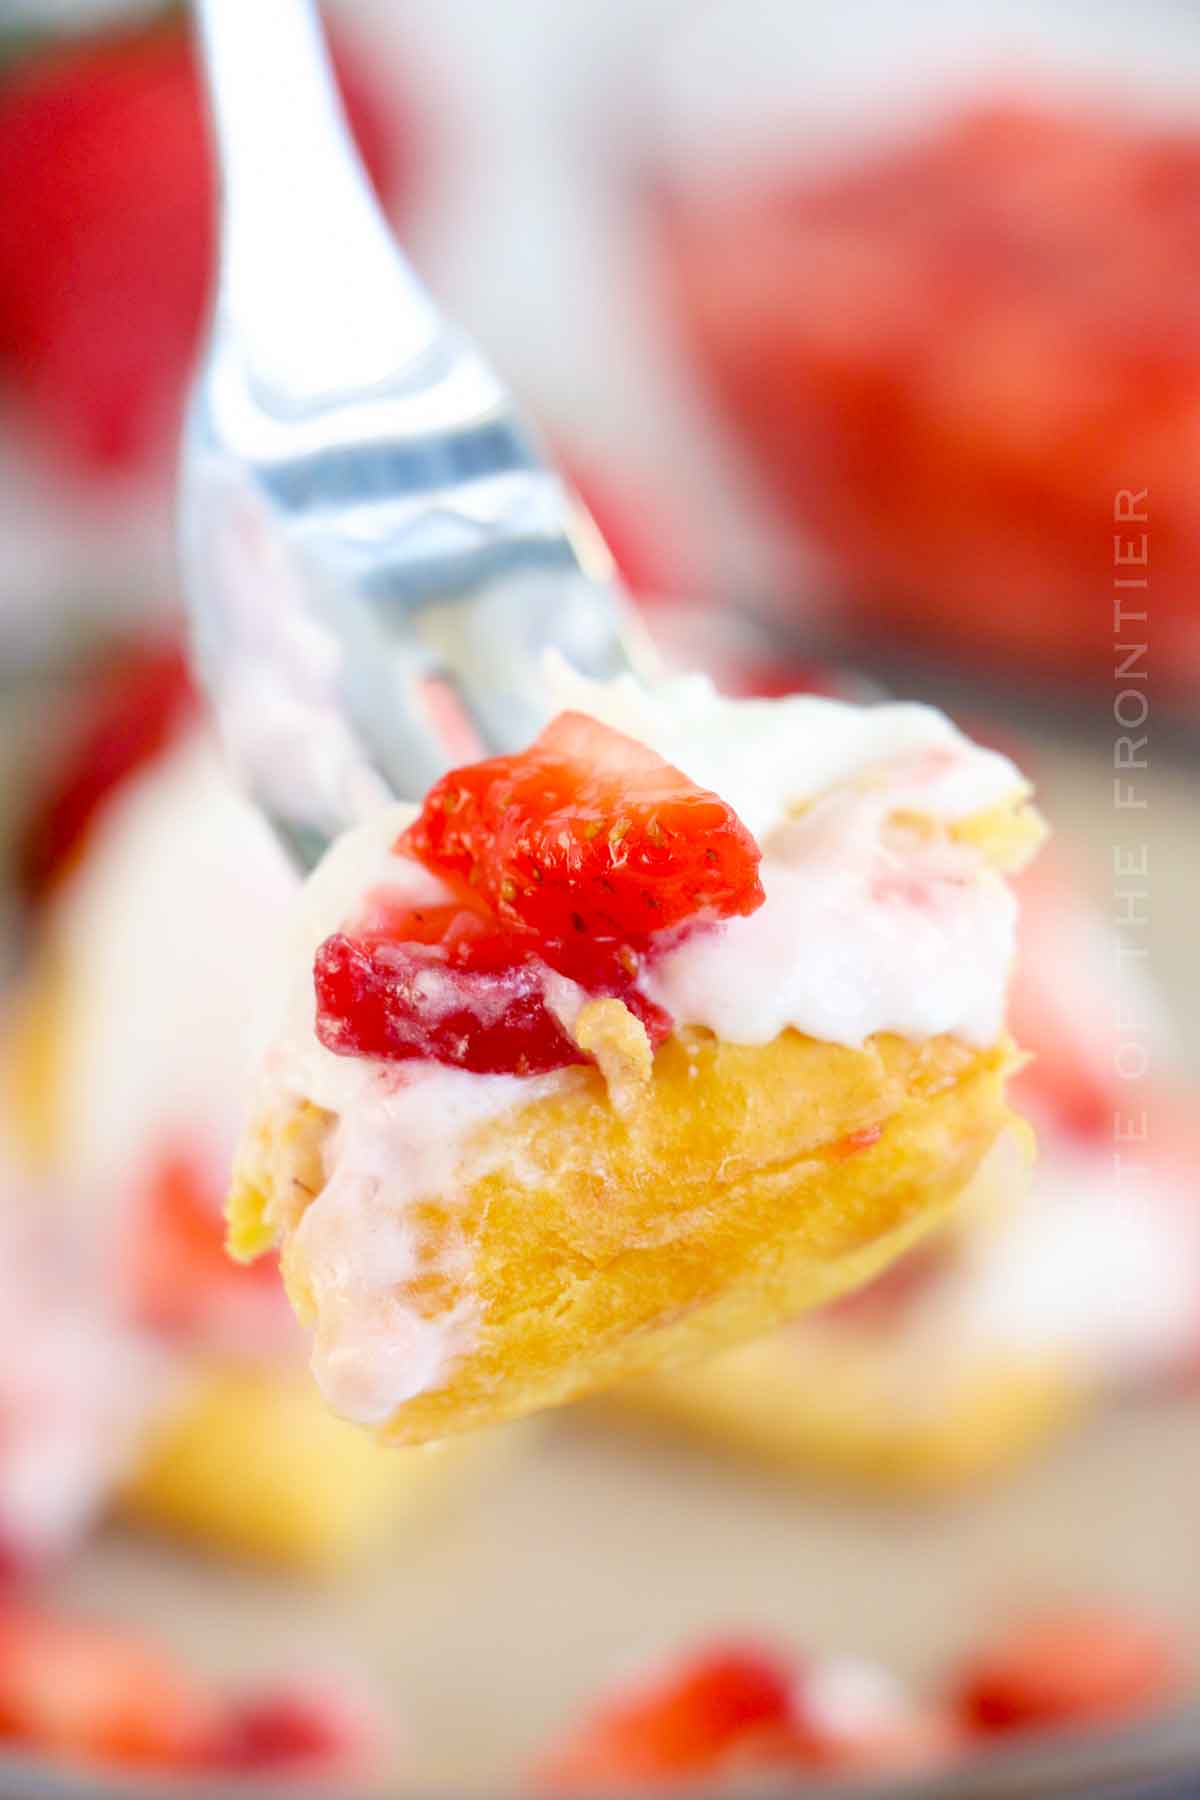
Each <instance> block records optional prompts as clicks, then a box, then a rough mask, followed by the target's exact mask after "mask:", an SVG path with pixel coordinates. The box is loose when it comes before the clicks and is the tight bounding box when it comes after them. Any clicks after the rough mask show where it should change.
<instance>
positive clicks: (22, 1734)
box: [0, 1607, 222, 1769]
mask: <svg viewBox="0 0 1200 1800" xmlns="http://www.w3.org/2000/svg"><path fill="white" fill-rule="evenodd" d="M221 1726H222V1717H221V1708H220V1706H219V1705H218V1703H217V1702H216V1701H215V1700H214V1698H213V1697H212V1696H211V1695H210V1694H209V1693H208V1691H207V1690H206V1689H205V1688H204V1687H203V1686H201V1685H200V1683H199V1682H198V1681H195V1680H193V1678H192V1677H191V1676H190V1675H188V1674H187V1673H186V1672H185V1671H184V1670H182V1669H180V1668H179V1667H177V1666H176V1665H175V1664H174V1663H173V1662H172V1661H171V1659H170V1658H169V1657H168V1656H167V1655H166V1654H165V1653H163V1652H162V1651H160V1650H158V1649H157V1648H155V1647H154V1646H152V1645H149V1644H145V1643H142V1642H141V1641H139V1640H138V1639H137V1638H135V1637H132V1636H128V1635H126V1634H124V1633H123V1632H120V1631H118V1630H115V1629H109V1628H107V1627H103V1626H100V1625H91V1624H86V1623H83V1622H80V1621H68V1620H62V1619H54V1618H51V1617H49V1616H47V1615H45V1614H39V1613H35V1612H32V1611H28V1610H26V1609H24V1608H21V1607H6V1608H5V1609H4V1610H3V1611H2V1612H0V1739H4V1740H6V1741H8V1742H10V1743H16V1744H21V1745H27V1746H29V1747H30V1748H31V1749H34V1750H37V1751H40V1752H42V1753H44V1754H49V1755H53V1756H59V1757H69V1758H71V1759H72V1760H79V1761H84V1762H99V1763H112V1764H120V1765H125V1766H131V1765H136V1766H139V1767H143V1768H156V1769H187V1768H194V1767H197V1766H198V1765H199V1764H200V1763H201V1762H203V1761H204V1760H206V1759H207V1757H208V1756H209V1754H210V1753H211V1748H212V1745H213V1743H214V1742H215V1741H216V1740H217V1738H218V1736H219V1733H220V1730H221Z"/></svg>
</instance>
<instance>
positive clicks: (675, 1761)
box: [536, 1644, 792, 1794]
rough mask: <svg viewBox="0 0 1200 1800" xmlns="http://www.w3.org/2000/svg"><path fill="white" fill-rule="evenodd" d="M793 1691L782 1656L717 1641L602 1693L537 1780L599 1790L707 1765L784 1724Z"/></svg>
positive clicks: (699, 1771) (669, 1778)
mask: <svg viewBox="0 0 1200 1800" xmlns="http://www.w3.org/2000/svg"><path fill="white" fill-rule="evenodd" d="M791 1694H792V1669H791V1665H790V1663H789V1662H788V1660H787V1659H786V1658H783V1657H780V1656H778V1655H777V1654H775V1653H774V1652H772V1651H769V1650H764V1649H762V1648H761V1647H759V1646H757V1645H753V1644H749V1645H747V1644H728V1645H714V1646H712V1647H711V1648H709V1649H706V1650H702V1651H700V1652H699V1653H698V1654H696V1655H695V1656H692V1657H689V1658H687V1659H685V1660H681V1661H678V1662H675V1663H673V1664H671V1665H669V1666H668V1667H667V1668H666V1669H665V1670H664V1671H663V1672H661V1673H660V1674H658V1675H657V1676H651V1677H650V1678H649V1679H648V1680H646V1681H645V1682H643V1683H641V1684H640V1685H636V1686H633V1687H631V1688H629V1689H626V1690H624V1691H622V1692H620V1693H617V1694H615V1695H613V1696H611V1697H610V1698H607V1699H602V1700H601V1701H600V1702H599V1704H598V1705H596V1706H595V1707H593V1708H592V1710H591V1711H590V1712H589V1713H588V1714H587V1715H586V1716H585V1717H584V1718H583V1720H582V1721H581V1722H580V1724H579V1725H578V1726H577V1727H576V1728H575V1730H574V1731H572V1732H571V1733H569V1734H568V1736H567V1737H566V1738H565V1739H564V1740H563V1741H562V1742H561V1743H560V1744H559V1745H558V1746H557V1747H556V1748H555V1749H553V1750H552V1751H551V1752H550V1754H549V1755H548V1756H546V1757H545V1758H544V1759H543V1760H542V1762H541V1764H540V1766H539V1768H538V1770H537V1774H536V1779H537V1783H538V1785H539V1786H540V1787H541V1788H542V1789H543V1790H548V1791H550V1792H553V1793H559V1794H583V1793H603V1792H606V1791H613V1790H620V1789H623V1788H627V1787H637V1786H643V1787H644V1786H657V1785H663V1784H665V1783H668V1782H678V1781H681V1780H687V1779H695V1778H696V1777H699V1776H703V1775H705V1774H711V1773H712V1772H714V1771H715V1770H717V1769H720V1768H722V1767H723V1766H725V1764H726V1762H727V1759H728V1758H729V1757H730V1756H731V1755H732V1754H733V1753H734V1751H735V1750H736V1748H737V1746H738V1745H739V1744H740V1743H741V1742H743V1741H744V1740H748V1739H755V1740H758V1739H761V1737H762V1736H763V1734H773V1733H782V1732H784V1731H786V1730H787V1728H788V1725H789V1721H790V1718H791V1704H792V1702H791Z"/></svg>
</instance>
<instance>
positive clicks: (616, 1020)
mask: <svg viewBox="0 0 1200 1800" xmlns="http://www.w3.org/2000/svg"><path fill="white" fill-rule="evenodd" d="M573 1036H574V1038H575V1042H576V1043H577V1044H578V1045H579V1048H580V1049H581V1050H585V1051H586V1052H587V1054H588V1055H589V1056H592V1057H594V1058H595V1059H596V1063H597V1065H598V1067H599V1069H600V1073H601V1074H602V1075H603V1077H604V1079H605V1081H606V1082H607V1084H608V1092H609V1097H610V1099H611V1100H612V1103H613V1105H614V1106H616V1107H618V1108H624V1107H626V1106H628V1105H629V1104H630V1103H631V1101H633V1100H635V1099H637V1097H638V1096H639V1095H640V1094H641V1092H642V1091H643V1089H644V1088H645V1087H646V1085H647V1083H648V1082H649V1080H650V1076H651V1073H652V1071H653V1068H654V1053H653V1051H652V1050H651V1048H650V1039H649V1037H648V1036H647V1034H646V1027H645V1026H644V1025H643V1024H642V1021H641V1020H640V1019H638V1018H635V1016H634V1015H633V1013H631V1012H630V1010H629V1008H628V1007H627V1006H626V1005H625V1003H624V1001H623V1000H615V999H608V1000H589V1001H588V1003H587V1005H586V1006H583V1007H581V1008H580V1010H579V1016H578V1018H577V1019H576V1020H575V1026H574V1031H573Z"/></svg>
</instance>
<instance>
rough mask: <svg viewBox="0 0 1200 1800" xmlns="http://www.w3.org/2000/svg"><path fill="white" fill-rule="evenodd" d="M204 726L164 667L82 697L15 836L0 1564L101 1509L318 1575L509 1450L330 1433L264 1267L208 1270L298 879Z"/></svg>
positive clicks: (223, 1264) (416, 1515)
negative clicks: (26, 922)
mask: <svg viewBox="0 0 1200 1800" xmlns="http://www.w3.org/2000/svg"><path fill="white" fill-rule="evenodd" d="M196 710H197V701H196V698H195V696H194V695H193V694H192V692H191V690H190V688H189V686H188V683H187V679H186V672H185V670H184V667H183V662H182V658H181V657H180V656H179V655H178V654H177V653H175V652H164V653H159V652H157V651H155V652H147V653H145V654H141V653H139V654H137V655H135V656H131V657H129V658H128V659H126V660H123V661H122V662H121V664H120V665H119V666H117V667H115V668H114V669H113V670H112V671H111V672H110V673H109V674H107V675H106V676H105V677H104V678H103V679H100V678H97V679H96V680H95V681H94V682H89V683H88V684H87V685H86V687H85V688H84V689H83V691H82V692H81V693H80V694H79V695H78V696H76V700H75V706H74V710H73V715H72V719H71V728H70V729H65V728H64V730H63V732H62V734H61V735H62V739H63V741H62V742H60V743H58V744H57V745H56V746H55V749H54V753H53V754H52V755H50V756H48V758H47V768H46V770H45V771H44V772H43V779H42V782H41V784H40V791H39V793H38V795H37V796H36V804H35V806H34V808H33V816H32V818H31V820H30V822H29V827H28V829H27V834H26V843H25V854H24V856H23V857H22V866H23V870H24V876H25V883H26V888H27V891H28V892H29V893H30V895H31V897H33V898H34V899H35V902H36V904H35V906H34V907H33V910H32V915H31V923H32V926H33V929H32V931H31V934H30V936H31V954H30V955H29V957H28V959H27V963H26V966H25V968H24V970H23V973H22V976H21V980H20V984H19V987H18V988H17V990H16V991H14V992H13V993H11V994H9V995H8V996H6V999H5V1008H4V1015H3V1018H0V1153H10V1154H11V1157H12V1161H13V1163H14V1165H15V1167H14V1168H13V1169H10V1168H9V1167H8V1164H7V1162H6V1161H5V1162H4V1177H5V1180H4V1189H3V1202H2V1203H0V1247H2V1248H3V1250H4V1258H5V1261H4V1271H5V1273H6V1275H7V1277H8V1279H7V1282H6V1284H5V1286H4V1292H5V1296H6V1315H7V1317H8V1319H9V1325H10V1329H9V1332H8V1334H7V1337H6V1338H5V1339H4V1340H2V1341H0V1404H2V1406H3V1411H4V1416H5V1418H6V1419H8V1420H9V1422H10V1426H11V1429H10V1430H9V1431H8V1433H7V1435H6V1440H5V1448H4V1454H3V1456H2V1457H0V1548H2V1549H3V1551H4V1552H5V1553H6V1554H7V1553H11V1554H12V1556H14V1557H15V1558H16V1559H17V1560H19V1561H21V1562H24V1561H26V1560H29V1561H41V1560H43V1559H44V1558H45V1557H47V1556H48V1555H50V1554H51V1553H54V1554H59V1553H61V1552H62V1551H63V1550H65V1549H66V1548H68V1547H69V1546H70V1545H71V1544H72V1543H73V1542H74V1541H75V1540H76V1539H77V1537H78V1536H79V1534H80V1533H81V1532H82V1530H84V1529H85V1528H86V1526H87V1525H88V1524H89V1523H90V1522H91V1520H92V1519H93V1518H94V1517H95V1516H96V1515H97V1514H98V1513H100V1512H101V1511H102V1510H103V1509H105V1508H106V1507H108V1506H110V1505H111V1504H112V1503H113V1502H114V1501H115V1503H116V1505H117V1506H118V1508H119V1511H120V1513H121V1515H122V1516H123V1517H124V1518H126V1519H130V1520H133V1521H134V1522H135V1523H136V1524H137V1525H139V1526H143V1525H148V1526H151V1527H153V1528H155V1529H162V1530H168V1531H170V1532H171V1533H173V1534H175V1535H177V1536H180V1537H183V1538H187V1539H191V1540H193V1541H198V1542H201V1543H203V1544H204V1545H205V1546H206V1547H208V1548H210V1549H212V1550H215V1551H218V1552H222V1553H226V1552H227V1553H233V1554H235V1555H238V1556H242V1557H255V1558H262V1559H264V1560H269V1561H271V1562H274V1563H277V1564H283V1565H289V1566H293V1567H298V1568H304V1569H311V1570H318V1569H326V1568H330V1567H333V1566H336V1565H338V1564H340V1563H343V1562H347V1561H350V1560H353V1559H354V1558H356V1557H358V1556H359V1555H361V1554H363V1553H365V1552H367V1551H369V1550H370V1549H371V1548H373V1547H374V1546H376V1545H377V1544H379V1542H380V1541H381V1540H388V1539H389V1538H390V1537H392V1535H393V1534H394V1533H395V1531H396V1530H397V1529H399V1530H402V1531H403V1530H406V1529H408V1528H409V1527H410V1525H415V1524H417V1522H418V1520H419V1519H420V1517H421V1516H422V1515H423V1514H424V1513H426V1512H433V1511H436V1510H439V1509H441V1508H444V1507H445V1506H446V1505H448V1504H453V1500H454V1496H455V1495H456V1494H457V1493H458V1492H459V1491H460V1490H461V1491H463V1492H464V1493H467V1492H470V1491H472V1485H473V1480H474V1476H475V1473H476V1471H477V1469H480V1468H482V1467H484V1466H486V1467H488V1468H489V1469H491V1468H493V1467H495V1466H496V1463H497V1460H498V1457H499V1455H500V1454H501V1451H500V1447H499V1444H498V1443H496V1442H494V1441H493V1440H492V1439H491V1438H490V1437H489V1438H484V1437H480V1438H479V1439H477V1440H473V1441H471V1442H469V1443H467V1444H464V1445H462V1446H456V1447H452V1453H450V1454H442V1453H440V1452H437V1451H434V1450H430V1451H426V1450H424V1449H421V1450H416V1451H414V1452H413V1454H412V1455H411V1456H403V1455H399V1456H398V1455H394V1454H386V1453H385V1452H384V1451H382V1450H380V1449H379V1448H378V1447H377V1446H376V1445H374V1444H373V1443H372V1442H371V1441H370V1440H369V1439H368V1438H366V1437H365V1436H364V1435H363V1434H362V1433H361V1432H358V1431H355V1430H354V1429H353V1428H352V1427H350V1426H348V1425H345V1424H342V1423H341V1422H340V1421H338V1420H337V1419H335V1418H333V1417H332V1416H331V1415H330V1413H329V1411H328V1409H327V1408H326V1407H324V1406H323V1405H322V1403H321V1399H320V1396H319V1395H318V1394H317V1393H316V1392H315V1390H314V1389H313V1386H312V1382H311V1380H310V1378H309V1376H308V1372H307V1369H306V1366H305V1364H306V1346H305V1343H304V1339H303V1336H302V1333H301V1332H300V1330H299V1328H298V1327H297V1326H296V1323H295V1320H294V1319H293V1318H292V1316H291V1313H290V1311H289V1309H288V1306H287V1303H286V1300H285V1298H284V1296H283V1294H282V1292H281V1290H280V1287H279V1283H278V1281H277V1279H276V1277H275V1274H274V1271H273V1270H272V1269H271V1268H270V1267H269V1266H268V1264H267V1263H266V1262H264V1263H262V1264H261V1265H260V1266H259V1267H258V1268H256V1269H245V1268H239V1267H238V1266H236V1265H235V1264H233V1263H231V1262H230V1260H229V1259H228V1257H227V1256H226V1255H225V1251H224V1246H223V1236H224V1221H223V1218H222V1205H223V1202H224V1198H225V1190H226V1185H227V1181H228V1171H229V1160H230V1157H231V1156H232V1154H233V1150H234V1146H235V1144H236V1141H237V1136H238V1130H239V1126H240V1120H241V1114H242V1111H243V1109H244V1105H245V1094H246V1084H247V1081H248V1079H249V1077H250V1072H251V1071H252V1069H253V1066H254V1058H255V1054H256V1051H257V1049H258V1048H259V1047H260V1045H259V1040H258V1038H257V1033H256V1029H255V1021H254V1017H253V1015H254V1012H255V1010H256V1008H257V1005H258V1004H259V1003H260V1001H261V992H260V990H261V989H262V988H263V986H264V985H265V984H266V983H267V982H268V980H269V973H268V971H269V967H270V965H271V963H272V961H273V960H274V961H281V960H282V958H281V955H280V947H279V945H278V919H279V916H280V912H281V909H283V908H284V907H285V906H286V905H287V904H288V901H289V899H290V897H291V895H292V893H293V892H294V890H295V888H296V887H297V886H298V885H299V884H298V882H297V880H296V877H295V876H294V875H293V873H292V871H291V869H290V868H289V866H288V864H287V861H286V859H285V857H284V855H283V853H282V851H281V850H280V849H279V848H278V846H277V845H276V844H275V843H274V841H273V840H272V838H271V834H270V832H269V830H268V829H267V827H266V826H265V825H264V824H263V822H262V820H261V819H259V818H257V817H256V816H255V815H254V813H253V811H252V810H251V809H250V808H249V807H248V806H247V805H246V803H245V801H244V800H242V799H241V797H240V796H239V795H238V793H237V791H236V789H235V788H234V786H233V784H232V782H231V780H230V778H229V776H228V774H227V773H226V771H225V769H224V767H223V765H222V761H221V758H220V754H219V752H218V751H217V749H216V747H215V746H214V745H212V744H211V743H210V742H209V741H208V738H207V736H206V734H205V733H204V732H203V731H202V730H201V728H200V726H199V723H198V721H197V718H196ZM281 973H282V974H283V975H284V976H286V966H285V967H284V968H283V969H282V971H281ZM33 1238H36V1240H37V1241H36V1242H32V1241H31V1239H33ZM43 1240H44V1241H43ZM35 1252H36V1255H35ZM5 1342H7V1343H8V1345H9V1352H8V1353H7V1354H6V1353H5V1351H4V1347H3V1345H4V1343H5ZM35 1343H36V1345H37V1349H36V1353H34V1352H31V1350H30V1346H31V1345H33V1344H35ZM39 1470H40V1471H41V1474H39Z"/></svg>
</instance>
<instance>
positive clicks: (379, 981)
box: [315, 932, 586, 1075]
mask: <svg viewBox="0 0 1200 1800" xmlns="http://www.w3.org/2000/svg"><path fill="white" fill-rule="evenodd" d="M315 979H316V990H317V1036H318V1037H319V1038H320V1040H321V1042H322V1043H323V1044H324V1045H325V1047H326V1049H327V1050H334V1051H336V1052H337V1053H338V1054H339V1055H342V1056H378V1057H383V1058H385V1059H386V1060H387V1061H389V1062H405V1061H408V1060H410V1059H413V1058H419V1059H424V1060H425V1061H429V1062H440V1063H450V1064H452V1065H453V1066H455V1067H457V1068H462V1069H471V1070H473V1071H474V1072H475V1073H476V1074H478V1075H494V1074H499V1073H502V1072H504V1073H508V1072H512V1073H517V1074H523V1075H540V1074H543V1073H544V1072H545V1071H546V1070H547V1069H560V1068H563V1067H564V1066H565V1065H566V1064H568V1063H577V1062H584V1061H585V1060H586V1058H585V1057H584V1055H583V1053H582V1051H580V1050H579V1049H578V1047H577V1046H576V1045H575V1044H574V1043H573V1042H572V1040H571V1039H570V1038H569V1037H568V1036H567V1034H566V1032H565V1031H564V1030H563V1028H562V1026H561V1025H560V1024H559V1022H558V1020H557V1019H556V1018H555V1017H554V1015H553V1014H552V1013H550V1012H549V1011H548V1010H547V1008H546V1001H545V979H546V969H545V965H544V964H543V963H540V962H538V961H537V959H536V958H534V957H532V956H529V955H528V954H524V955H523V954H521V952H519V951H518V953H517V955H516V956H515V958H514V960H512V961H511V962H510V963H509V964H508V966H507V967H505V968H499V967H497V968H492V969H488V970H486V971H476V970H473V969H465V968H462V967H460V966H457V965H455V964H449V963H447V962H446V961H445V960H444V959H443V958H442V957H441V956H440V955H439V954H438V952H437V950H436V949H434V948H431V947H429V946H426V945H422V944H376V945H372V946H370V947H366V946H363V945H361V944H357V943H355V941H354V940H353V939H352V938H349V937H347V936H346V935H345V934H344V933H342V932H338V933H337V934H335V935H334V936H333V937H331V938H327V939H326V941H325V943H323V944H322V945H321V948H320V949H319V950H318V952H317V960H316V965H315Z"/></svg>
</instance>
